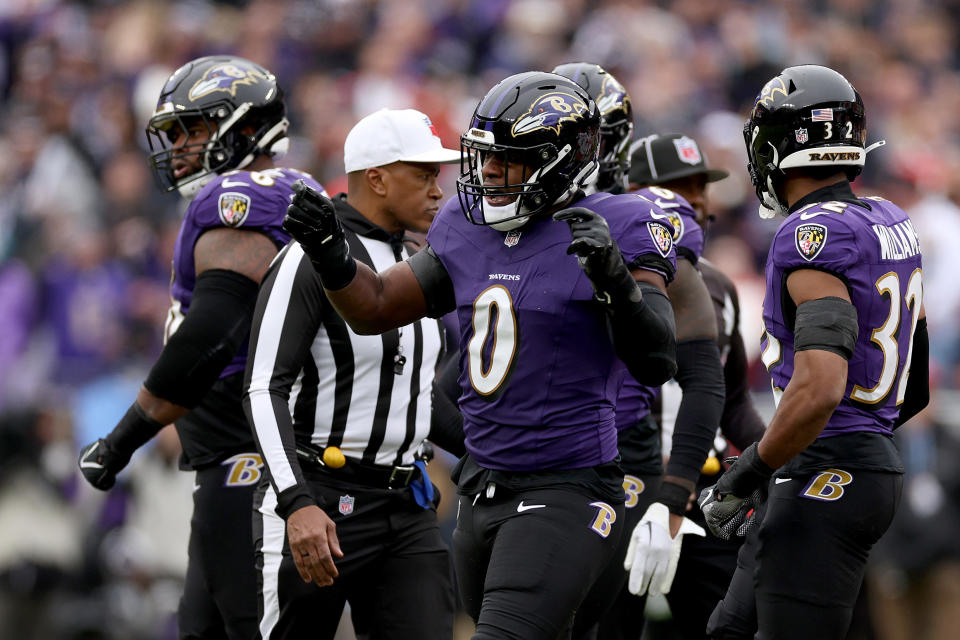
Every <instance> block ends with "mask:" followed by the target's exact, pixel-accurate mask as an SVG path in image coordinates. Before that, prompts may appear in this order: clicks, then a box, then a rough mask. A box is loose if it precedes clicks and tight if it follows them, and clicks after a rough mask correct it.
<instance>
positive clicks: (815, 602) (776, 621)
mask: <svg viewBox="0 0 960 640" xmlns="http://www.w3.org/2000/svg"><path fill="white" fill-rule="evenodd" d="M902 484H903V476H902V475H901V474H897V473H889V472H880V471H867V470H856V469H851V470H849V471H848V470H844V469H830V470H826V471H814V472H807V473H803V474H794V475H793V476H792V477H791V478H790V479H789V480H785V479H784V478H775V479H773V480H771V482H770V497H769V498H768V500H767V502H766V504H765V508H764V514H763V521H762V522H761V524H760V527H759V528H758V529H756V530H754V532H752V533H751V534H750V535H749V536H748V537H747V539H746V541H745V542H744V544H743V546H742V547H741V548H740V554H739V556H738V559H737V570H736V572H735V573H734V575H733V579H732V580H731V582H730V587H729V588H728V590H727V593H726V595H725V596H724V598H723V600H722V601H721V602H720V603H719V604H718V605H717V607H716V609H714V611H713V614H712V615H711V617H710V621H709V623H708V625H707V637H708V638H711V639H714V640H728V639H736V640H746V639H752V638H756V639H757V640H794V639H796V640H809V639H811V638H816V639H817V640H843V638H845V637H846V634H847V629H848V627H849V626H850V620H851V617H852V615H853V608H854V604H855V603H856V600H857V593H858V592H859V590H860V584H861V582H862V581H863V573H864V569H865V567H866V563H867V557H868V556H869V554H870V549H871V547H873V545H874V543H876V541H877V540H879V539H880V536H882V535H883V534H884V532H885V531H886V530H887V528H888V527H889V526H890V522H891V521H892V519H893V515H894V512H895V511H896V508H897V504H898V503H899V501H900V489H901V487H902Z"/></svg>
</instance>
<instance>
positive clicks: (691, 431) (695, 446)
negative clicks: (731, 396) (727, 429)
mask: <svg viewBox="0 0 960 640" xmlns="http://www.w3.org/2000/svg"><path fill="white" fill-rule="evenodd" d="M674 377H675V378H676V380H677V382H678V383H679V384H680V388H681V389H682V390H683V398H682V399H681V400H680V409H679V411H678V413H677V422H676V426H675V427H674V430H673V446H672V447H671V448H670V461H669V462H668V463H667V470H666V475H668V476H676V477H679V478H684V479H686V480H691V481H693V482H696V481H697V478H699V477H700V470H701V468H702V467H703V462H704V460H706V459H707V454H708V453H709V452H710V447H712V446H713V439H714V436H715V435H716V432H717V427H718V426H719V424H720V416H721V415H722V413H723V398H724V391H725V389H724V386H723V364H722V363H721V362H720V350H719V349H718V348H717V343H716V342H715V341H714V340H711V339H708V338H701V339H696V340H684V341H682V342H680V343H679V344H678V345H677V374H676V376H674Z"/></svg>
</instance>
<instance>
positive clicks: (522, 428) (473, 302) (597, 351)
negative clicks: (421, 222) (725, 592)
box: [427, 193, 676, 471]
mask: <svg viewBox="0 0 960 640" xmlns="http://www.w3.org/2000/svg"><path fill="white" fill-rule="evenodd" d="M575 204H576V206H582V207H586V208H588V209H591V210H593V211H595V212H596V213H598V214H600V215H602V216H603V217H604V218H605V219H606V220H607V223H608V224H609V226H610V232H611V235H612V236H613V237H614V239H616V241H617V244H618V245H619V247H620V251H621V253H622V254H623V257H624V260H625V261H626V262H627V264H628V265H631V266H632V267H636V268H646V269H650V270H652V271H655V272H658V273H661V275H663V276H664V277H665V278H666V279H667V280H668V281H669V280H670V279H671V278H672V275H673V269H674V268H675V266H676V257H675V255H676V254H675V252H674V249H673V230H672V227H671V226H670V225H669V223H666V222H665V221H660V220H655V219H654V218H652V217H651V216H650V210H651V208H652V207H651V206H649V203H647V202H645V201H643V200H641V199H639V198H637V197H636V196H633V195H610V194H607V193H596V194H593V195H590V196H587V197H586V198H583V199H582V200H580V201H578V202H576V203H575ZM427 241H428V242H429V244H430V246H431V247H432V248H433V250H434V251H435V252H436V254H437V256H438V257H439V258H440V260H441V262H442V263H443V266H444V267H445V269H446V271H447V273H448V274H449V276H450V279H451V281H452V282H453V289H454V293H455V297H456V312H457V319H458V328H459V340H460V372H461V373H460V387H461V396H460V410H461V411H462V413H463V418H464V432H465V434H466V448H467V451H469V453H470V454H471V456H472V457H473V458H474V460H476V462H477V463H478V464H479V465H480V466H482V467H485V468H488V469H497V470H513V471H530V470H541V469H551V468H582V467H591V466H595V465H598V464H602V463H605V462H609V461H611V460H613V459H614V458H615V457H616V455H617V434H616V428H615V425H614V403H615V400H616V397H617V392H618V390H619V388H620V385H621V383H622V380H623V378H624V376H625V375H626V368H625V367H624V366H623V364H622V363H621V362H620V361H619V360H618V359H617V357H616V355H615V354H614V350H613V344H612V343H611V341H610V337H609V334H608V329H607V319H606V317H605V311H604V309H603V308H602V307H601V305H600V304H599V303H598V302H597V301H596V300H595V299H594V292H593V287H592V286H591V284H590V280H589V279H588V278H587V276H586V274H584V272H583V270H582V269H581V268H580V266H579V264H578V263H577V258H576V256H571V255H568V254H567V253H566V250H567V247H568V246H569V245H570V242H571V236H570V228H569V226H568V225H567V224H566V223H563V222H555V221H553V220H552V219H550V218H544V219H540V220H535V221H533V222H531V223H530V224H529V225H528V226H526V227H523V228H522V229H519V230H515V231H510V232H507V233H503V232H500V231H496V230H494V229H492V228H490V227H485V226H475V225H473V224H471V223H470V222H468V221H467V220H466V219H465V217H464V215H463V213H462V212H461V210H460V205H459V202H457V201H456V200H451V201H449V202H447V204H446V205H445V206H444V207H443V209H441V211H440V213H439V214H438V215H437V218H436V219H435V220H434V222H433V225H432V227H431V228H430V232H429V233H428V234H427Z"/></svg>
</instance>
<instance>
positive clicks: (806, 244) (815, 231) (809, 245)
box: [796, 223, 827, 262]
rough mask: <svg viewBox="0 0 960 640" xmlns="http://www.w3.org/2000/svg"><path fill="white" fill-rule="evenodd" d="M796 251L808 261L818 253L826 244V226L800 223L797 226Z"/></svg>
mask: <svg viewBox="0 0 960 640" xmlns="http://www.w3.org/2000/svg"><path fill="white" fill-rule="evenodd" d="M796 241H797V251H799V252H800V255H801V256H802V257H803V259H804V260H806V261H807V262H809V261H810V260H813V259H814V258H816V257H817V255H819V254H820V251H821V250H823V246H824V245H825V244H827V228H826V227H825V226H823V225H822V224H813V223H811V224H801V225H799V226H798V227H797V235H796Z"/></svg>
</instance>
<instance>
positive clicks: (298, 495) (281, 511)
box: [275, 484, 324, 520]
mask: <svg viewBox="0 0 960 640" xmlns="http://www.w3.org/2000/svg"><path fill="white" fill-rule="evenodd" d="M323 502H324V501H323V500H322V499H320V500H317V499H316V498H314V497H313V494H312V493H310V488H309V487H307V486H306V485H301V484H298V485H294V486H292V487H290V488H289V489H284V490H283V491H281V492H280V493H279V495H277V507H276V509H275V511H276V512H277V515H278V516H280V517H281V518H283V519H284V520H286V519H287V518H289V517H290V514H292V513H293V512H294V511H297V510H298V509H302V508H304V507H320V508H321V509H322V508H323Z"/></svg>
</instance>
